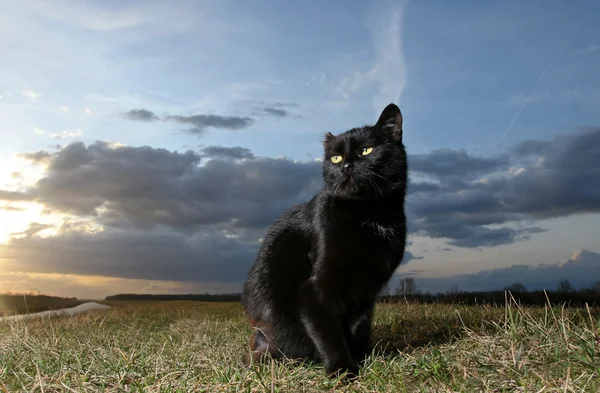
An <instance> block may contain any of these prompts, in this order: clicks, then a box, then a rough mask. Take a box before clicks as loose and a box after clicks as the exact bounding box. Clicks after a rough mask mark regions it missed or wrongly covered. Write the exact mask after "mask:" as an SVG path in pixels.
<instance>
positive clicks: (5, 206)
mask: <svg viewBox="0 0 600 393" xmlns="http://www.w3.org/2000/svg"><path fill="white" fill-rule="evenodd" d="M0 210H4V211H7V212H22V211H24V210H25V208H22V207H17V206H12V205H10V204H6V203H5V204H3V205H0Z"/></svg>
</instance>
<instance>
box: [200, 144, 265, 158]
mask: <svg viewBox="0 0 600 393" xmlns="http://www.w3.org/2000/svg"><path fill="white" fill-rule="evenodd" d="M202 152H203V153H204V155H205V156H207V157H221V158H234V159H244V158H246V159H249V158H254V157H255V156H254V153H252V150H250V149H247V148H245V147H240V146H235V147H223V146H208V147H205V148H204V149H202Z"/></svg>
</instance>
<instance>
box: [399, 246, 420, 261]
mask: <svg viewBox="0 0 600 393" xmlns="http://www.w3.org/2000/svg"><path fill="white" fill-rule="evenodd" d="M407 247H408V244H407ZM415 259H416V260H419V259H423V257H417V256H415V255H414V254H413V253H412V252H410V251H405V252H404V258H402V264H407V263H408V262H410V261H412V260H415Z"/></svg>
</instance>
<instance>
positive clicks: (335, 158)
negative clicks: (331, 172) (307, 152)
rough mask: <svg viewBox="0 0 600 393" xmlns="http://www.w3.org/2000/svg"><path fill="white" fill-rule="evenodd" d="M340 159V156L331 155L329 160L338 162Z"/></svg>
mask: <svg viewBox="0 0 600 393" xmlns="http://www.w3.org/2000/svg"><path fill="white" fill-rule="evenodd" d="M341 161H342V156H331V162H333V163H334V164H339V163H340V162H341Z"/></svg>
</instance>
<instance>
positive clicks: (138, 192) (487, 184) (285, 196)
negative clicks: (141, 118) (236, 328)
mask: <svg viewBox="0 0 600 393" xmlns="http://www.w3.org/2000/svg"><path fill="white" fill-rule="evenodd" d="M599 149H600V128H589V129H583V130H579V131H577V132H572V133H569V134H565V135H561V136H557V137H555V138H554V139H551V140H547V141H526V142H523V143H520V144H518V145H516V146H514V147H512V148H510V149H507V150H506V152H505V153H504V154H502V155H499V156H497V157H476V156H472V155H470V154H468V153H465V152H463V151H433V152H431V153H430V154H425V155H413V156H409V167H411V168H412V169H411V171H412V172H411V176H413V178H423V177H427V178H428V180H413V182H411V186H410V191H409V195H408V197H407V204H406V208H407V216H408V219H409V229H410V232H411V234H413V235H421V236H429V237H432V238H441V239H443V240H444V241H445V242H446V243H447V244H448V245H452V246H454V248H457V247H467V248H478V247H493V246H496V245H500V244H509V243H513V242H517V241H523V240H526V239H528V238H529V237H531V236H535V234H536V233H539V232H541V231H543V229H541V228H540V227H539V226H537V225H535V220H536V219H538V218H548V217H559V216H563V215H570V214H580V213H587V212H600V184H599V183H598V182H599V179H600V173H599V170H600V169H598V168H597V165H596V163H597V157H599V156H600V151H599ZM29 154H30V158H31V159H40V160H47V161H46V163H47V165H46V167H45V173H44V175H43V177H42V178H41V179H40V180H39V181H38V182H37V183H36V184H34V185H33V186H31V187H30V188H28V189H27V190H25V191H23V192H18V191H0V200H4V201H9V202H10V201H24V200H33V201H36V202H38V203H40V204H42V205H43V206H44V208H45V209H46V211H48V212H54V213H60V214H68V215H71V216H72V218H73V220H80V221H81V222H82V223H81V224H77V225H75V224H69V225H67V224H63V226H62V227H61V229H60V230H59V231H58V233H57V234H56V235H55V236H48V237H44V238H41V237H39V236H37V235H35V233H36V232H35V231H36V230H37V228H32V231H33V233H32V235H31V236H24V237H21V238H13V239H11V240H10V241H9V243H8V244H7V245H3V246H0V247H1V248H0V253H1V254H2V255H3V256H4V255H8V256H9V258H10V259H12V260H14V261H15V262H14V264H13V265H12V266H13V268H15V269H16V266H17V261H19V263H18V266H19V268H22V269H24V270H23V271H32V272H33V271H41V272H47V273H50V272H55V273H74V274H95V275H107V276H113V275H116V276H118V277H127V278H138V279H150V280H161V279H164V280H179V279H189V280H208V279H210V280H211V281H214V282H225V281H227V282H233V281H232V280H234V279H235V280H242V277H243V275H244V274H245V272H246V270H245V269H247V268H248V266H249V264H251V262H252V261H253V260H254V257H255V252H256V250H257V247H258V244H259V239H260V238H261V237H264V233H265V230H266V228H267V227H268V226H269V225H270V224H271V223H272V222H273V220H275V218H276V217H277V216H278V215H279V214H280V213H281V212H283V211H284V210H286V209H288V208H289V207H290V206H292V205H294V204H295V203H298V202H303V201H307V200H309V199H310V198H311V197H312V196H313V195H314V194H315V193H316V192H317V191H318V190H319V189H320V187H321V186H322V178H321V164H320V162H318V161H317V160H313V161H292V160H289V159H286V158H267V157H257V156H255V155H254V154H253V152H252V151H250V150H249V149H246V148H243V147H240V146H235V147H223V146H206V147H204V148H203V149H202V150H200V151H199V152H195V151H192V150H188V151H185V152H177V151H169V150H166V149H160V148H152V147H149V146H143V147H132V146H123V145H115V144H110V143H107V142H96V143H93V144H89V145H86V144H84V143H82V142H75V143H71V144H68V145H66V146H65V147H64V148H63V149H61V150H59V151H57V152H56V153H53V154H51V155H48V154H44V153H40V152H34V153H29ZM441 163H443V164H441ZM513 168H519V170H516V171H515V170H513ZM482 179H483V180H485V181H482ZM540 206H543V209H541V208H540ZM84 224H85V225H84ZM92 227H93V228H95V229H94V230H91V229H90V228H92ZM161 247H162V248H161ZM223 248H225V249H223ZM421 258H422V257H420V256H415V255H414V254H412V252H411V251H407V252H406V254H405V257H404V259H405V263H406V262H408V263H410V261H411V260H413V259H421ZM23 261H25V262H23ZM44 261H45V262H44ZM90 261H92V262H90ZM166 261H168V262H166ZM221 263H222V265H221ZM54 264H56V267H54ZM39 269H41V270H39ZM53 269H57V270H56V271H53ZM193 269H196V270H195V271H194V270H193ZM121 271H123V273H119V272H121ZM121 274H122V275H121ZM231 277H234V278H231ZM528 287H530V286H529V285H528Z"/></svg>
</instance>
